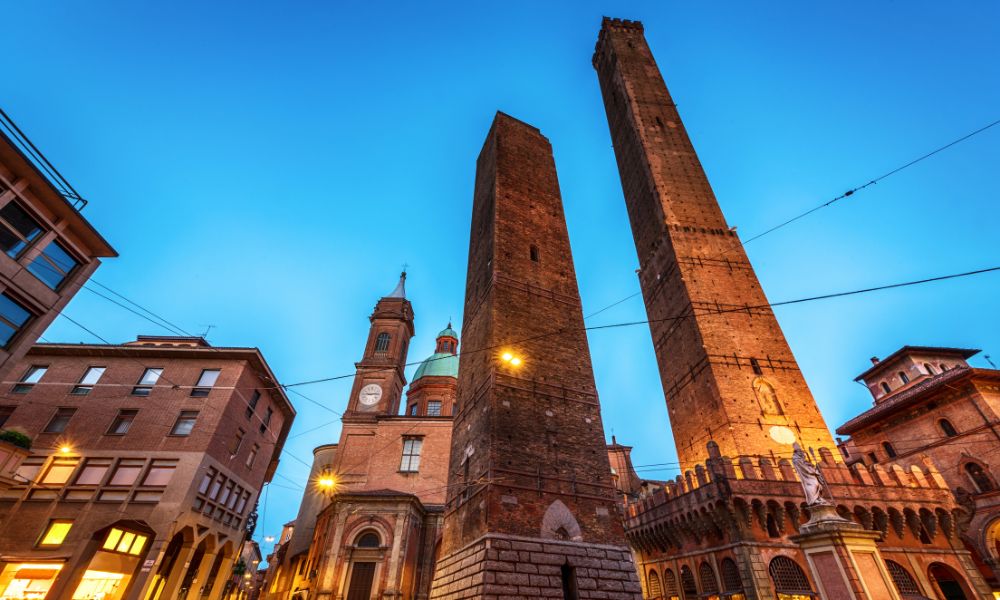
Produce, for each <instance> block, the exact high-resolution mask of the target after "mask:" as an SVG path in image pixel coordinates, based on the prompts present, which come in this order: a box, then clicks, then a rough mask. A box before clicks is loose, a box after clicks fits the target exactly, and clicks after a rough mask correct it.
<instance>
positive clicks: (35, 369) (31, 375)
mask: <svg viewBox="0 0 1000 600" xmlns="http://www.w3.org/2000/svg"><path fill="white" fill-rule="evenodd" d="M48 370H49V368H48V367H44V366H40V365H32V366H30V367H28V370H27V371H25V373H24V375H23V376H22V377H21V380H20V381H18V382H17V383H15V384H14V388H13V389H12V390H11V391H12V392H14V393H15V394H27V393H28V392H30V391H31V388H33V387H35V384H36V383H38V382H39V381H41V379H42V375H45V372H46V371H48Z"/></svg>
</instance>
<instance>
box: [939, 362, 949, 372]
mask: <svg viewBox="0 0 1000 600" xmlns="http://www.w3.org/2000/svg"><path fill="white" fill-rule="evenodd" d="M940 367H941V372H942V373H944V372H945V371H947V370H948V365H946V364H944V363H941V365H940Z"/></svg>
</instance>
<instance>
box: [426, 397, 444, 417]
mask: <svg viewBox="0 0 1000 600" xmlns="http://www.w3.org/2000/svg"><path fill="white" fill-rule="evenodd" d="M427 416H429V417H440V416H441V402H440V401H439V400H431V401H430V402H428V403H427Z"/></svg>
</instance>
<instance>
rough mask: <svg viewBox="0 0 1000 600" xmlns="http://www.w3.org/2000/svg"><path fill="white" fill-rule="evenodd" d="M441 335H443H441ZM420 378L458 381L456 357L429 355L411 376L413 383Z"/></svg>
mask: <svg viewBox="0 0 1000 600" xmlns="http://www.w3.org/2000/svg"><path fill="white" fill-rule="evenodd" d="M446 331H447V330H446ZM442 335H444V334H443V333H442ZM454 337H458V336H454ZM421 377H454V378H455V379H458V355H455V354H452V353H451V352H435V353H434V354H431V356H430V358H428V359H427V360H425V361H424V362H422V363H420V366H419V367H417V372H416V373H414V374H413V381H414V382H415V381H416V380H418V379H420V378H421Z"/></svg>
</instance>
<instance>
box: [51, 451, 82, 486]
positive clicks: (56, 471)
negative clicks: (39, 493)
mask: <svg viewBox="0 0 1000 600" xmlns="http://www.w3.org/2000/svg"><path fill="white" fill-rule="evenodd" d="M78 462H80V459H78V458H57V459H55V460H53V461H52V464H51V465H49V469H48V470H47V471H46V472H45V476H44V477H42V481H41V483H44V484H46V485H63V484H65V483H66V482H67V481H69V477H70V475H72V474H73V471H75V470H76V465H77V463H78Z"/></svg>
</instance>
